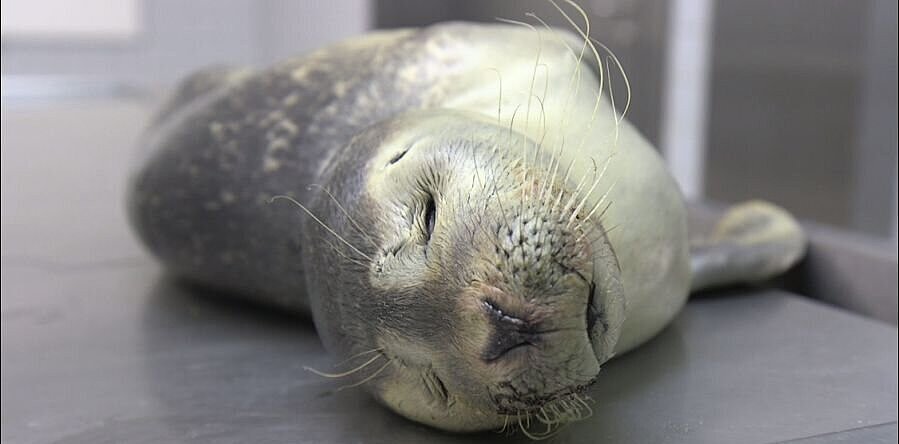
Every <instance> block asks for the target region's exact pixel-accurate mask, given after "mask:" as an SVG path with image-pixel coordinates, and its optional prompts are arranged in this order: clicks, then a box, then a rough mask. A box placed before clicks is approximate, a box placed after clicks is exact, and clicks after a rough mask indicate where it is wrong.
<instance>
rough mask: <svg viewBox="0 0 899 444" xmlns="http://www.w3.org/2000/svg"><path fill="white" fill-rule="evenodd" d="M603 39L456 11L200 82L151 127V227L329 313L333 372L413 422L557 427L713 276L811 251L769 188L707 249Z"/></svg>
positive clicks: (174, 259) (302, 307)
mask: <svg viewBox="0 0 899 444" xmlns="http://www.w3.org/2000/svg"><path fill="white" fill-rule="evenodd" d="M586 35H587V33H586V32H583V31H580V30H578V32H577V33H569V32H564V31H555V30H551V29H548V28H542V27H532V28H530V29H529V28H527V27H523V26H517V25H514V24H492V25H478V24H466V23H446V24H437V25H433V26H429V27H426V28H422V29H403V30H395V31H386V32H376V33H373V34H370V35H366V36H363V37H359V38H355V39H351V40H348V41H346V42H343V43H339V44H336V45H333V46H330V47H328V48H325V49H322V50H320V51H317V52H314V53H312V54H309V55H307V56H305V57H301V58H297V59H293V60H289V61H286V62H283V63H280V64H277V65H275V66H272V67H269V68H266V69H262V70H256V71H254V70H245V69H238V70H232V69H223V68H217V69H213V70H209V71H204V72H201V73H198V74H195V75H194V76H193V77H191V78H189V79H188V80H186V81H185V82H184V83H183V84H182V86H181V87H180V88H179V90H178V91H177V92H176V94H175V95H174V96H173V98H172V99H171V100H170V101H169V103H168V104H167V105H165V106H164V107H163V110H162V111H161V112H160V113H159V115H158V117H157V118H156V119H155V120H154V121H153V122H152V123H151V125H150V128H149V129H148V131H147V135H146V137H145V139H144V142H143V144H144V150H145V153H146V157H145V159H144V160H142V162H140V165H139V167H138V169H137V171H136V172H135V174H134V180H133V183H132V186H131V188H130V191H129V196H128V202H129V208H130V216H131V221H132V223H133V225H134V228H135V230H136V232H137V233H138V234H139V236H140V238H141V239H142V240H143V242H144V243H145V244H146V245H147V246H148V248H149V249H150V250H151V251H152V252H153V254H154V255H155V256H157V257H158V258H159V259H160V260H161V261H162V262H163V263H164V264H165V266H166V267H167V268H168V269H169V270H171V271H172V272H174V273H175V274H177V275H180V276H184V277H187V278H189V279H191V280H193V281H197V282H200V283H203V284H206V285H210V286H214V287H216V288H219V289H222V291H224V292H228V293H232V294H240V295H243V296H244V297H247V298H250V299H253V300H257V301H264V302H266V303H271V304H275V305H278V306H281V307H285V308H288V309H292V310H297V311H302V312H311V314H312V317H313V321H314V322H315V326H316V328H317V331H318V332H319V334H320V335H321V338H322V340H323V342H324V344H325V346H326V348H327V349H328V350H329V351H330V352H331V353H333V354H334V355H335V356H336V357H337V358H339V359H341V360H344V362H345V363H344V364H343V365H344V367H342V369H345V370H346V371H344V372H340V373H335V374H330V376H334V377H346V379H347V380H348V381H349V383H348V384H349V385H350V386H356V385H359V386H362V387H364V388H365V389H366V390H368V391H369V392H370V393H371V394H372V395H373V396H374V397H376V398H377V399H378V400H379V401H380V402H381V403H383V404H384V405H386V406H388V407H389V408H391V409H393V410H394V411H396V412H397V413H399V414H401V415H403V416H405V417H407V418H410V419H412V420H415V421H418V422H421V423H425V424H428V425H431V426H434V427H437V428H441V429H445V430H450V431H477V430H485V429H491V428H499V427H502V426H504V425H509V424H522V423H527V424H530V420H531V419H532V418H533V419H534V423H535V424H537V423H538V422H539V423H541V424H543V425H545V426H546V427H547V432H551V431H552V430H554V429H555V427H556V426H557V425H559V424H563V423H565V422H567V421H570V420H574V419H577V418H579V417H581V416H583V415H585V414H586V413H587V411H588V410H589V405H588V404H587V403H586V402H585V401H584V397H583V394H584V391H585V390H586V388H587V387H589V386H590V385H591V384H592V383H593V382H594V381H595V380H596V378H597V376H598V374H599V369H600V365H601V364H603V363H604V362H605V361H607V360H608V359H610V358H612V357H613V356H614V355H615V354H616V353H623V352H625V351H627V350H630V349H632V348H634V347H636V346H637V345H639V344H641V343H643V342H645V341H646V340H648V339H649V338H651V337H652V336H654V335H655V334H656V333H657V332H659V331H660V330H661V329H662V328H663V327H664V326H665V325H666V324H667V323H668V322H670V321H671V320H672V318H673V317H674V316H675V315H676V314H677V313H678V311H679V310H680V309H681V307H682V306H683V304H684V303H685V301H686V299H687V295H688V293H689V292H690V290H691V288H693V289H696V288H699V287H702V286H710V285H719V284H726V283H730V282H736V281H741V280H753V279H764V278H766V277H768V276H771V275H773V274H775V273H778V272H781V271H783V270H784V269H785V268H787V267H789V266H790V265H791V264H792V263H794V262H795V261H796V260H797V259H798V258H799V256H800V255H801V252H802V248H803V245H804V242H803V239H802V236H801V232H800V231H799V229H798V226H797V225H796V224H795V222H794V221H793V220H792V219H791V218H790V217H789V216H788V215H786V214H785V213H783V212H782V211H780V210H778V209H776V208H774V207H772V206H770V205H767V204H761V203H754V204H749V205H746V206H742V207H739V208H738V209H737V210H736V212H733V213H731V216H729V217H726V218H725V220H724V222H726V223H723V224H722V225H721V226H720V229H719V232H718V233H717V234H715V235H714V236H712V237H710V238H709V240H708V242H706V243H704V244H703V245H701V246H699V247H697V248H695V249H694V254H693V255H692V256H691V250H690V245H689V242H688V235H687V225H686V210H685V206H684V203H683V198H682V196H681V194H680V192H679V191H678V187H677V185H676V184H675V182H674V180H673V179H672V177H671V176H670V174H669V173H668V172H667V171H666V169H665V166H664V164H663V162H662V160H661V159H660V157H659V156H658V154H657V152H656V150H655V149H653V148H652V147H651V146H650V144H649V143H648V142H647V141H646V140H645V139H644V138H643V137H641V136H640V135H639V133H638V132H637V131H636V130H635V129H634V128H633V127H632V126H631V125H630V124H629V123H628V122H627V121H626V120H625V119H624V118H623V116H622V114H619V113H617V112H616V111H615V107H614V104H613V103H612V98H611V97H609V96H607V95H603V90H604V86H603V85H607V84H608V83H607V82H608V76H609V75H610V74H611V72H613V71H612V70H613V69H615V68H614V65H613V59H611V58H609V59H606V58H603V57H599V56H598V55H599V54H598V51H597V50H596V47H595V46H594V45H593V44H592V43H591V42H590V40H588V39H587V38H586ZM607 62H608V63H607ZM722 277H723V278H722ZM691 283H692V285H691ZM522 429H523V430H525V431H526V432H527V433H530V434H533V433H534V432H533V431H528V430H527V428H526V427H524V426H522ZM534 436H536V435H534Z"/></svg>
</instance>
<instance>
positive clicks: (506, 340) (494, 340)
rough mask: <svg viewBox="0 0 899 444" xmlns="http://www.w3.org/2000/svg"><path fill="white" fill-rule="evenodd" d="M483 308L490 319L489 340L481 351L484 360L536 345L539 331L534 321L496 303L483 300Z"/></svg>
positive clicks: (538, 339) (497, 357) (487, 360)
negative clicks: (512, 312)
mask: <svg viewBox="0 0 899 444" xmlns="http://www.w3.org/2000/svg"><path fill="white" fill-rule="evenodd" d="M483 305H484V310H485V311H486V312H487V316H488V318H489V320H490V327H491V328H490V330H491V333H490V340H489V341H488V342H487V346H486V347H485V348H484V351H483V352H482V353H481V359H483V360H484V361H485V362H494V361H496V360H498V359H500V358H502V357H503V356H505V355H506V354H507V353H509V352H510V351H512V350H515V349H517V348H521V347H529V346H534V345H537V343H538V342H539V341H540V331H539V329H538V328H537V325H536V323H534V322H529V321H527V320H525V319H523V318H520V317H517V316H515V315H513V314H511V313H510V312H509V311H507V310H504V309H503V308H501V307H500V306H499V305H497V303H495V302H491V301H488V300H484V302H483Z"/></svg>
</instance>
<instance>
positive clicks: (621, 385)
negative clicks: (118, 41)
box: [2, 100, 897, 443]
mask: <svg viewBox="0 0 899 444" xmlns="http://www.w3.org/2000/svg"><path fill="white" fill-rule="evenodd" d="M146 118H147V107H146V106H145V105H144V104H142V103H140V102H129V101H122V100H80V101H72V102H66V103H55V104H24V105H23V104H18V105H11V104H8V103H7V104H4V106H3V118H2V119H3V131H2V441H3V442H4V443H6V442H9V443H49V442H65V443H107V442H108V443H120V442H122V443H156V442H176V443H177V442H201V443H206V442H216V443H217V442H227V443H230V442H248V443H267V442H449V441H459V440H477V441H526V440H525V439H524V438H523V437H522V436H520V435H518V436H512V437H506V436H502V435H499V434H496V433H484V434H476V435H451V434H445V433H441V432H438V431H435V430H432V429H429V428H427V427H424V426H420V425H417V424H414V423H411V422H409V421H406V420H404V419H402V418H400V417H398V416H396V415H394V414H393V413H391V412H389V411H388V410H386V409H384V408H382V407H380V406H379V405H377V404H376V403H375V402H374V401H372V400H371V399H370V398H369V397H368V396H366V394H365V393H363V392H361V391H344V392H339V393H334V392H333V389H335V388H336V387H337V384H338V383H335V382H334V381H329V380H324V379H322V378H320V377H317V376H315V375H313V374H311V373H308V372H305V371H303V369H302V367H303V366H304V365H309V366H313V367H317V368H328V367H329V366H330V365H331V363H332V360H331V359H330V358H329V357H328V356H327V354H326V353H325V352H324V350H323V349H322V347H321V345H320V344H319V341H318V339H317V337H316V335H315V331H314V329H313V327H312V325H311V323H310V322H309V321H308V320H306V319H303V318H298V317H295V316H290V315H286V314H283V313H279V312H276V311H272V310H268V309H266V308H263V307H256V306H252V305H247V304H243V303H239V302H235V301H228V300H223V299H222V298H219V297H216V296H215V295H211V294H208V293H206V292H204V291H202V290H198V289H192V288H187V287H185V286H184V285H180V284H179V283H177V282H173V281H172V280H171V279H169V278H167V277H166V276H165V274H164V273H163V272H162V271H161V270H160V268H159V267H158V266H157V265H156V264H155V263H154V262H153V261H152V260H151V259H150V258H148V257H147V256H146V255H145V254H144V253H143V250H142V249H141V248H140V246H139V245H138V244H137V242H136V241H135V240H134V238H133V237H132V236H131V234H130V232H129V231H128V228H127V226H126V224H125V218H124V214H123V212H122V208H121V207H122V206H121V202H122V195H123V189H124V178H125V176H126V171H127V166H128V165H129V163H130V159H132V158H133V157H134V149H133V144H134V140H135V139H136V137H137V134H138V133H139V131H140V128H141V125H142V123H143V122H144V120H145V119H146ZM590 396H591V397H592V398H593V399H594V410H595V413H594V415H593V416H592V417H591V418H589V419H587V420H585V421H582V422H579V423H576V424H573V425H571V426H569V427H568V428H567V429H566V430H565V431H564V432H562V433H561V434H559V435H558V436H557V437H556V438H554V439H553V441H554V442H610V443H612V442H640V443H647V442H672V443H675V442H690V443H703V442H710V443H731V442H732V443H742V442H747V443H758V442H781V441H790V440H796V441H798V442H809V443H820V442H896V436H897V426H896V421H897V330H896V328H895V327H893V326H890V325H887V324H884V323H880V322H876V321H872V320H869V319H866V318H862V317H860V316H857V315H854V314H850V313H848V312H845V311H841V310H838V309H835V308H832V307H829V306H825V305H822V304H819V303H816V302H814V301H811V300H809V299H807V298H804V297H801V296H796V295H792V294H788V293H783V292H778V291H774V290H734V291H730V292H722V293H719V294H715V295H711V296H706V297H703V298H700V299H695V300H693V301H691V302H690V303H689V304H688V306H687V308H686V310H685V311H684V312H683V313H682V314H681V315H680V317H679V318H678V319H677V320H676V321H675V322H674V323H673V324H672V325H671V326H670V327H669V328H667V329H666V330H665V331H664V332H663V333H662V334H661V335H659V336H658V337H657V338H655V339H654V340H652V341H651V342H649V343H648V344H647V345H645V346H643V347H641V348H639V349H638V350H636V351H634V352H632V353H629V354H627V355H624V356H622V357H619V358H617V359H615V360H614V361H612V362H611V363H609V364H608V365H607V366H606V367H604V370H603V371H602V373H601V376H600V379H599V382H598V383H597V385H596V386H595V387H594V388H593V389H592V390H591V392H590Z"/></svg>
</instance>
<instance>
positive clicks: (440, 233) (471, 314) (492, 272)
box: [306, 111, 623, 431]
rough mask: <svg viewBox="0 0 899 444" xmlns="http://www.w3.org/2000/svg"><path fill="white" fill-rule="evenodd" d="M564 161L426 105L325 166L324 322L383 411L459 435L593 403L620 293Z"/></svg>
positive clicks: (313, 236)
mask: <svg viewBox="0 0 899 444" xmlns="http://www.w3.org/2000/svg"><path fill="white" fill-rule="evenodd" d="M557 160H558V159H554V158H553V157H552V156H550V155H548V154H547V153H546V152H545V151H544V150H541V149H540V147H539V144H536V143H534V142H533V141H531V140H528V139H526V138H525V137H523V136H522V135H520V134H517V133H515V132H513V131H510V130H509V128H502V127H500V126H497V125H493V124H491V123H488V122H485V121H483V120H482V119H480V118H478V117H476V116H470V115H465V114H461V113H459V112H454V111H428V112H417V113H416V114H415V115H410V116H405V117H400V118H397V119H394V120H391V121H389V122H385V123H382V124H379V125H376V126H374V127H371V128H369V129H368V130H366V131H365V132H364V133H362V134H360V135H358V136H357V137H355V138H354V139H353V141H352V143H351V144H350V146H348V147H347V148H346V149H345V150H344V151H343V152H341V153H338V154H337V155H336V157H335V161H334V162H332V164H331V165H330V166H329V167H328V168H327V169H326V170H325V171H323V173H322V176H321V177H322V178H323V180H324V187H326V188H327V189H328V190H329V192H330V196H329V195H328V193H322V194H321V195H320V196H319V197H318V198H316V200H315V201H314V202H313V204H312V208H311V210H312V212H313V213H315V214H319V215H323V216H321V222H322V224H313V223H310V224H307V228H306V239H307V241H308V242H310V243H313V242H315V241H316V240H319V239H327V241H328V242H329V243H330V244H331V245H332V246H333V248H331V249H328V248H325V249H321V250H322V251H314V252H312V254H310V255H309V256H308V257H307V259H306V260H307V264H306V266H307V267H309V268H307V269H308V270H310V271H311V272H310V273H309V274H308V276H309V278H308V279H309V281H310V282H309V286H310V288H311V289H312V291H319V294H320V295H322V297H319V298H313V300H314V303H313V311H314V315H315V321H316V324H317V327H318V330H319V332H320V333H321V334H322V336H323V338H324V340H325V343H326V345H327V346H328V347H329V348H330V349H331V350H333V351H334V352H336V353H338V354H339V355H342V357H344V358H349V359H350V360H351V361H350V362H351V363H350V364H349V365H350V366H351V367H357V365H356V364H367V365H361V367H362V368H361V369H360V370H359V371H357V372H356V373H355V374H354V376H355V377H356V378H357V381H364V383H365V386H366V387H367V388H368V389H369V390H370V391H371V392H372V393H373V394H374V395H375V396H376V397H377V398H378V399H379V400H381V401H382V402H383V403H385V404H387V405H388V406H390V407H391V408H393V409H394V410H396V411H397V412H399V413H401V414H403V415H405V416H407V417H410V418H412V419H415V420H417V421H421V422H424V423H427V424H431V425H433V426H436V427H439V428H443V429H447V430H454V431H470V430H483V429H488V428H498V427H500V426H503V425H504V424H508V423H510V421H511V422H514V423H516V424H517V422H518V421H524V420H529V419H530V418H532V417H533V418H536V419H539V420H540V421H542V422H543V423H545V424H548V425H553V424H558V423H561V422H564V421H566V420H569V419H572V418H576V417H577V416H579V415H580V414H583V413H584V412H585V411H586V410H588V409H589V408H588V407H586V404H584V403H583V400H582V398H581V396H580V395H581V394H582V393H583V391H584V390H585V388H586V387H587V386H589V385H590V384H591V383H592V382H593V381H594V380H595V379H596V378H597V375H598V373H599V367H600V364H601V363H603V362H604V361H605V360H607V359H609V358H610V357H611V354H612V350H613V348H614V346H615V343H616V341H617V337H618V333H619V330H620V325H621V321H622V316H623V307H622V304H623V302H622V300H623V298H622V297H621V288H620V284H619V279H618V273H619V270H618V268H617V262H616V260H615V255H614V253H613V252H612V250H611V247H610V245H609V243H608V241H607V239H606V236H605V232H604V230H603V227H602V225H601V223H600V219H601V218H600V217H599V213H600V212H598V211H591V209H595V208H596V205H595V204H596V202H595V201H593V200H590V199H585V198H584V194H585V193H584V190H585V189H586V187H585V186H581V187H578V183H579V182H580V183H581V184H583V183H584V182H583V181H578V180H574V179H572V178H569V177H567V176H568V175H567V174H566V165H565V164H564V163H560V162H558V161H557ZM577 179H580V178H577ZM588 185H589V183H588ZM579 188H580V190H579ZM591 216H592V217H591ZM325 226H326V227H327V228H326V227H325ZM330 230H333V232H332V231H330ZM334 234H337V235H338V236H339V239H338V238H336V237H334ZM319 242H321V241H320V240H319Z"/></svg>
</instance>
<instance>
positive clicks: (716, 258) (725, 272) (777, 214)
mask: <svg viewBox="0 0 899 444" xmlns="http://www.w3.org/2000/svg"><path fill="white" fill-rule="evenodd" d="M805 248H806V239H805V235H804V234H803V232H802V228H801V227H800V226H799V224H798V223H797V222H796V220H795V219H793V217H792V216H790V215H789V214H788V213H787V212H786V211H784V210H783V209H781V208H779V207H777V206H774V205H772V204H770V203H767V202H763V201H758V200H756V201H749V202H746V203H742V204H739V205H736V206H734V207H733V208H731V209H730V210H728V211H727V213H725V215H724V217H722V218H721V220H719V221H718V223H717V225H716V226H715V229H714V230H713V232H712V233H711V235H709V236H708V237H706V238H704V239H701V240H699V241H698V242H694V244H693V245H691V248H690V256H691V258H690V260H691V269H692V273H693V281H692V282H693V283H692V290H693V291H696V290H701V289H705V288H710V287H720V286H723V285H728V284H737V283H750V282H759V281H763V280H765V279H769V278H771V277H773V276H776V275H778V274H780V273H783V272H784V271H786V270H787V269H789V268H790V267H792V266H793V265H794V264H795V263H796V262H798V261H799V259H801V258H802V256H803V254H804V253H805Z"/></svg>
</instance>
